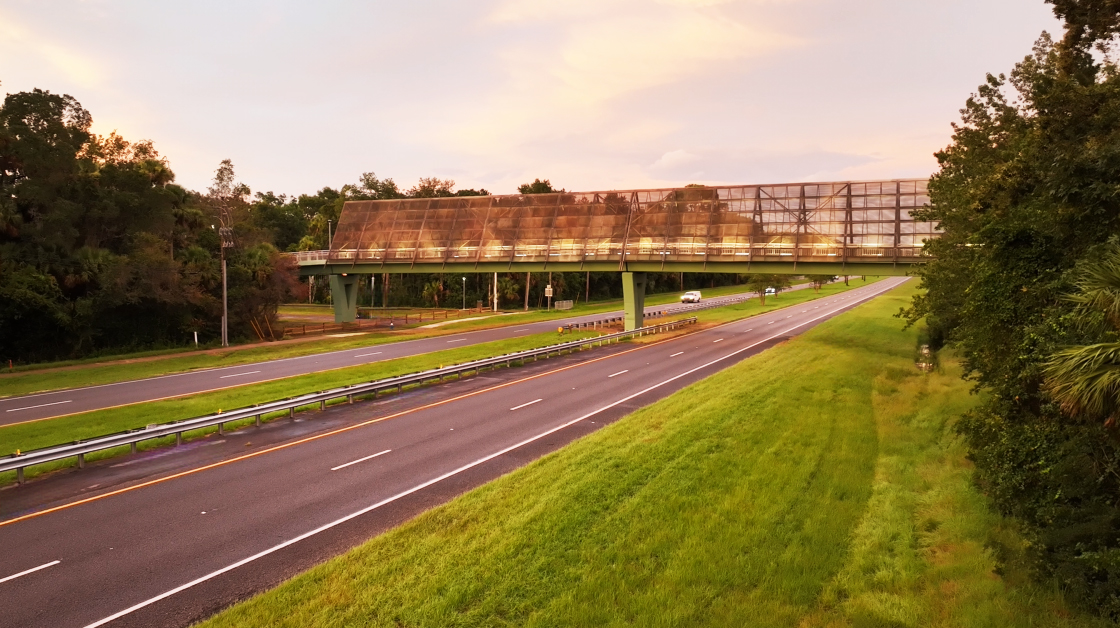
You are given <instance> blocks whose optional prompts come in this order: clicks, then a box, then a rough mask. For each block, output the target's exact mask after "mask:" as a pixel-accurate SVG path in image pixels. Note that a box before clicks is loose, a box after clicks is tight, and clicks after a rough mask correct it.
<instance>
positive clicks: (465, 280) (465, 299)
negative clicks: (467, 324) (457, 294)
mask: <svg viewBox="0 0 1120 628" xmlns="http://www.w3.org/2000/svg"><path fill="white" fill-rule="evenodd" d="M463 309H464V310H465V309H467V278H466V277H463Z"/></svg>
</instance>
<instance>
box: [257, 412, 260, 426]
mask: <svg viewBox="0 0 1120 628" xmlns="http://www.w3.org/2000/svg"><path fill="white" fill-rule="evenodd" d="M260 426H261V415H259V414H258V415H257V427H260Z"/></svg>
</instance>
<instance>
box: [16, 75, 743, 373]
mask: <svg viewBox="0 0 1120 628" xmlns="http://www.w3.org/2000/svg"><path fill="white" fill-rule="evenodd" d="M92 122H93V119H92V116H91V115H90V113H89V112H88V111H87V110H86V109H84V108H83V107H82V105H81V104H80V103H79V102H78V101H77V100H76V99H74V98H73V97H71V96H69V95H59V94H53V93H50V92H48V91H44V90H39V89H35V90H32V91H30V92H20V93H15V94H8V95H7V96H6V97H5V99H4V101H3V104H2V105H0V358H6V359H8V360H12V361H14V362H19V363H29V362H36V361H44V360H53V359H60V358H80V357H87V356H96V355H104V354H110V353H120V352H125V351H138V350H146V349H155V348H166V347H178V346H186V345H188V344H190V343H192V342H193V341H194V339H195V337H196V334H197V337H198V338H199V339H200V341H201V342H202V343H204V344H212V343H214V342H216V341H217V339H218V338H219V337H220V326H221V313H222V292H221V285H222V276H221V262H220V260H221V258H222V248H223V247H222V241H221V236H220V234H219V227H220V226H223V225H224V226H229V227H230V228H231V230H232V234H233V242H232V244H233V246H232V247H230V248H226V249H225V251H226V253H225V256H226V262H227V280H228V303H229V333H230V337H231V339H233V340H234V341H244V340H265V339H272V338H276V337H278V336H279V335H281V333H282V332H281V331H280V330H279V328H278V325H277V309H278V307H279V305H280V304H282V303H285V302H293V301H298V302H306V301H311V302H318V303H326V302H329V300H330V294H329V288H328V286H327V285H326V282H325V281H319V282H313V281H307V280H300V278H299V276H298V269H297V268H296V267H295V265H294V263H293V261H292V259H291V258H290V257H288V256H285V255H282V253H283V252H291V251H299V250H319V249H326V248H328V242H329V240H330V233H331V228H332V225H337V224H338V219H339V216H340V215H341V213H342V207H343V205H344V204H345V203H346V202H347V201H357V200H379V199H392V198H432V197H447V196H478V195H488V194H489V192H488V191H487V190H485V189H478V190H475V189H463V190H456V189H455V182H454V181H452V180H450V179H440V178H437V177H428V178H421V179H420V180H419V181H418V182H417V183H416V184H415V185H414V186H412V187H411V188H408V189H401V188H400V187H399V186H398V185H397V183H396V182H394V181H393V179H390V178H386V179H382V178H379V177H377V176H376V175H375V174H374V173H366V174H363V175H362V176H361V177H360V178H359V180H358V181H357V182H355V183H352V184H346V185H343V186H341V187H340V188H337V189H336V188H331V187H324V188H322V189H320V190H319V191H318V192H316V193H315V194H301V195H298V196H285V195H277V194H274V193H273V192H271V191H267V192H262V191H257V192H256V193H254V192H253V191H252V190H251V189H250V188H249V186H248V185H245V184H244V183H241V182H239V181H237V178H236V174H235V171H234V166H233V164H232V163H231V162H230V161H229V160H225V161H223V162H221V163H220V164H219V166H218V168H217V170H216V172H215V176H214V181H213V184H212V185H211V186H210V188H209V189H207V190H205V191H194V190H189V189H186V188H184V187H182V186H180V185H178V184H176V183H175V173H174V172H173V171H172V170H171V167H170V164H169V163H168V161H167V159H166V158H164V157H163V156H161V155H160V154H159V152H158V151H157V150H156V148H155V146H154V145H153V143H152V142H151V141H147V140H143V141H129V140H127V139H125V138H124V137H122V136H120V135H118V134H117V133H115V132H114V133H111V134H109V135H108V136H101V135H97V134H95V133H93V132H91V131H90V127H91V125H92ZM518 191H519V192H520V193H522V194H546V193H551V192H563V191H564V190H562V189H555V188H553V186H552V184H551V182H550V181H549V180H548V179H544V180H542V179H535V180H534V181H532V182H531V183H525V184H523V185H521V186H520V187H519V188H518ZM227 223H228V224H227ZM463 277H467V281H463ZM548 277H549V275H546V274H542V273H537V274H531V275H529V276H526V275H525V274H523V273H502V274H500V275H499V278H498V290H497V293H498V298H499V301H500V304H501V305H502V306H503V307H516V306H518V305H521V306H524V305H525V304H526V301H527V302H528V305H530V306H532V307H538V306H540V305H541V303H542V302H544V286H545V284H546V283H547V282H548ZM371 279H372V281H370V280H371ZM742 280H743V279H742V278H738V277H736V276H734V275H725V274H716V273H701V274H694V275H687V276H686V275H680V274H677V273H653V274H651V276H650V278H649V291H650V292H651V293H656V292H665V291H671V290H683V289H692V288H703V287H716V286H723V285H728V284H732V283H738V282H740V281H742ZM491 281H492V275H483V274H473V273H472V274H469V275H462V274H459V275H448V274H443V275H440V274H434V275H407V274H406V275H392V276H390V275H381V276H378V277H377V278H371V277H369V276H367V277H366V278H365V281H363V282H362V283H361V284H360V285H359V303H361V304H362V305H367V304H368V305H376V306H389V307H415V306H427V307H456V308H457V307H460V306H462V305H463V304H464V303H465V304H466V305H467V306H468V307H473V306H475V305H476V304H478V303H479V302H482V303H483V304H484V305H485V306H487V307H488V306H490V305H491V303H490V299H491V298H492V297H491V294H492V287H491V283H490V282H491ZM551 281H552V285H553V289H554V296H553V299H554V300H559V299H572V300H576V301H579V300H584V301H586V300H587V299H591V300H600V299H607V298H618V297H621V295H622V285H621V281H620V279H619V277H618V273H553V274H552V275H551ZM526 288H527V290H526Z"/></svg>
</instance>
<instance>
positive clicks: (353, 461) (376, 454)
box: [331, 449, 393, 471]
mask: <svg viewBox="0 0 1120 628" xmlns="http://www.w3.org/2000/svg"><path fill="white" fill-rule="evenodd" d="M390 451H393V450H392V449H386V450H385V451H379V452H377V453H375V454H373V455H372V456H366V457H365V458H358V459H357V460H352V461H350V462H347V463H346V464H340V465H338V466H337V467H331V471H338V470H339V469H345V468H346V467H348V466H350V465H352V464H358V463H359V462H365V461H366V460H370V459H372V458H376V457H378V456H383V455H385V454H387V453H389V452H390Z"/></svg>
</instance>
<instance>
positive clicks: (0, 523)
mask: <svg viewBox="0 0 1120 628" xmlns="http://www.w3.org/2000/svg"><path fill="white" fill-rule="evenodd" d="M671 340H675V338H666V339H665V340H663V341H661V342H669V341H671ZM661 342H658V343H654V344H648V345H642V346H640V347H635V348H633V349H629V350H626V351H620V352H618V353H614V354H611V355H605V356H603V357H601V358H594V359H591V360H588V361H586V362H580V363H579V364H572V365H569V366H564V367H560V368H558V369H555V370H552V371H547V372H545V373H538V374H537V375H530V376H529V377H524V378H521V379H518V380H514V381H512V382H506V383H504V384H498V385H496V386H491V387H490V388H484V389H482V390H476V391H474V392H470V393H466V394H464V395H459V396H457V397H452V398H450V399H444V400H443V401H435V402H432V403H429V404H426V405H423V406H418V407H416V408H411V409H408V410H402V411H400V412H396V413H394V414H389V415H387V416H383V417H379V418H376V419H370V420H368V421H363V422H361V423H356V424H354V425H348V426H346V427H343V428H339V429H337V430H332V431H330V432H324V433H322V434H316V435H315V436H308V437H306V438H301V439H299V440H294V441H291V442H289V443H284V444H282V445H276V446H273V447H269V448H268V449H262V450H260V451H255V452H253V453H249V454H244V455H241V456H237V457H236V458H230V459H229V460H222V461H219V462H214V463H211V464H208V465H204V466H201V467H198V468H195V469H188V470H187V471H180V472H179V473H173V474H171V475H168V476H165V477H162V478H157V479H155V480H148V481H147V482H141V483H140V484H136V485H133V486H128V487H125V488H120V489H117V490H115V491H109V492H108V493H103V494H101V495H95V496H93V497H87V498H85V499H79V500H78V501H76V502H70V503H68V504H62V505H61V506H55V507H53V508H48V509H46V510H40V511H37V512H33V513H28V514H26V515H22V516H20V517H16V518H14V519H9V520H7V521H0V528H2V527H4V526H8V525H12V524H13V523H18V522H20V521H25V520H27V519H33V518H35V517H40V516H42V515H46V514H49V513H52V512H57V511H60V510H65V509H67V508H73V507H74V506H80V505H82V504H88V503H89V502H94V501H97V500H100V499H105V498H106V497H112V496H114V495H120V494H121V493H127V492H129V491H135V490H137V489H140V488H144V487H146V486H152V485H154V484H161V483H163V482H167V481H169V480H174V479H176V478H181V477H184V476H187V475H192V474H195V473H199V472H202V471H206V470H208V469H214V468H217V467H222V466H225V465H227V464H232V463H234V462H239V461H241V460H246V459H248V458H255V457H256V456H260V455H263V454H267V453H271V452H274V451H279V450H281V449H287V448H288V447H294V446H296V445H302V444H303V443H308V442H311V441H315V440H319V439H320V438H326V437H328V436H334V435H336V434H341V433H343V432H349V431H350V430H356V429H358V428H360V427H366V426H367V425H372V424H374V423H380V422H382V421H388V420H389V419H395V418H397V417H400V416H404V415H406V414H412V413H414V412H420V411H421V410H427V409H429V408H435V407H437V406H442V405H445V404H448V403H452V402H454V401H459V400H461V399H466V398H468V397H474V396H475V395H481V394H483V393H488V392H493V391H495V390H499V389H501V388H506V387H509V386H513V385H515V384H520V383H522V382H527V381H530V380H534V379H538V378H541V377H545V376H547V375H552V374H554V373H560V372H562V371H567V370H570V369H574V368H577V367H580V366H585V365H588V364H593V363H595V362H599V361H601V360H607V359H610V358H613V357H616V356H620V355H625V354H627V353H632V352H634V351H641V350H642V349H648V348H650V347H654V346H657V345H659V344H661Z"/></svg>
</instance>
